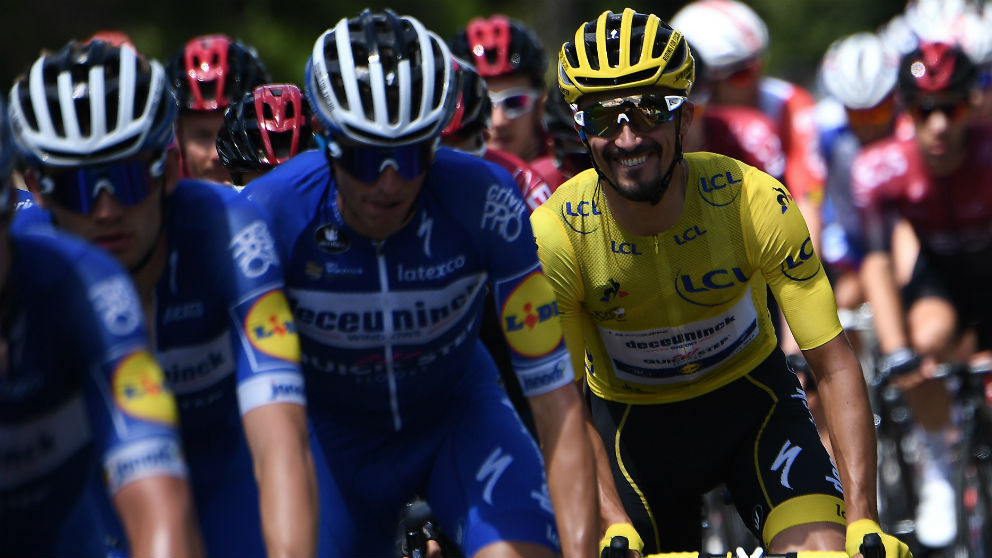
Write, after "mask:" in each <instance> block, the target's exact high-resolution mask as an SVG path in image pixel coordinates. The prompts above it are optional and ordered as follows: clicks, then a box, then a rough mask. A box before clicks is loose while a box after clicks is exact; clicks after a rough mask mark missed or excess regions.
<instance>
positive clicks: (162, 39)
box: [0, 0, 905, 91]
mask: <svg viewBox="0 0 992 558" xmlns="http://www.w3.org/2000/svg"><path fill="white" fill-rule="evenodd" d="M745 1H746V2H747V3H748V4H749V5H751V6H752V7H753V8H754V9H755V11H757V12H758V13H759V14H760V15H761V16H762V17H763V18H764V19H765V21H766V22H767V23H768V26H769V29H770V33H771V38H772V44H771V48H770V50H769V53H768V57H767V68H768V71H769V73H771V74H774V75H779V76H782V77H785V78H788V79H792V80H796V81H799V82H800V83H803V84H805V85H807V86H811V85H812V80H813V78H814V75H815V71H816V67H817V65H818V64H819V60H820V57H821V56H822V54H823V52H824V50H825V49H826V47H827V45H829V43H830V42H831V41H833V40H834V39H836V38H838V37H841V36H843V35H846V34H849V33H853V32H855V31H861V30H874V29H876V28H877V27H878V26H879V25H881V24H882V23H884V22H886V21H888V20H889V19H890V18H891V17H892V16H894V15H895V14H897V13H899V12H900V11H902V9H903V8H904V7H905V0H872V1H870V2H865V1H864V0H745ZM2 4H3V10H2V12H0V13H2V14H3V15H2V16H0V17H2V21H3V32H2V33H0V47H2V52H3V53H4V56H3V57H2V58H0V85H2V86H3V90H4V91H7V90H9V87H10V85H11V84H12V82H13V79H14V78H15V77H16V76H17V75H19V74H21V73H23V72H25V71H26V70H27V69H28V67H29V65H30V64H31V62H32V61H33V60H34V59H35V58H37V57H38V55H39V53H40V52H41V50H42V49H49V50H56V49H58V48H59V47H61V46H62V45H64V44H65V43H66V42H67V41H68V40H69V39H79V40H82V39H86V38H88V37H89V36H90V35H92V34H93V33H94V32H95V31H97V30H102V29H119V30H122V31H124V32H126V33H127V34H128V35H130V36H131V38H132V39H133V40H134V42H135V44H136V45H137V47H138V49H139V50H141V51H142V52H144V53H146V54H148V55H150V56H153V57H155V58H158V59H159V60H162V61H165V60H166V59H167V58H169V57H170V56H171V55H172V54H173V53H174V52H176V51H177V49H178V48H179V47H180V46H181V45H182V44H183V43H185V41H186V40H187V39H189V38H190V37H193V36H195V35H200V34H206V33H216V32H222V33H227V34H228V35H230V36H232V37H235V38H239V39H241V40H243V41H245V42H247V43H249V44H251V45H254V46H255V47H256V48H257V49H258V51H259V53H260V55H261V57H262V59H263V60H264V61H265V63H266V65H267V66H268V68H269V71H270V72H271V74H272V76H273V78H274V79H276V80H279V81H291V82H295V83H299V82H300V81H301V80H302V74H303V65H304V63H305V61H306V58H307V56H308V55H309V50H310V48H311V47H312V45H313V42H314V41H315V40H316V38H317V37H318V36H319V35H320V33H322V32H323V31H324V30H325V29H327V28H328V27H331V26H333V25H334V23H336V22H337V21H338V20H339V19H340V18H342V17H345V16H349V17H350V16H353V15H355V14H357V13H358V12H360V11H361V10H362V9H363V8H366V7H371V8H373V9H381V8H386V7H389V8H392V9H394V10H395V11H397V12H398V13H400V14H410V15H413V16H415V17H417V18H418V19H420V20H421V21H422V22H424V24H425V25H426V26H427V27H428V28H430V29H433V30H434V31H436V32H437V33H438V34H440V35H441V36H442V37H443V38H445V39H450V38H452V37H453V36H454V34H455V33H456V32H457V31H458V29H459V28H460V27H462V26H463V25H464V24H465V23H466V22H467V21H468V20H469V19H471V18H472V17H474V16H476V15H490V14H493V13H505V14H507V15H510V16H511V17H515V18H518V19H520V20H522V21H524V22H526V23H528V24H530V25H531V26H533V27H534V28H535V29H536V30H537V31H538V33H539V34H540V36H541V37H542V39H543V40H544V42H545V45H546V46H547V48H548V53H549V58H550V60H551V61H552V64H549V71H548V76H549V79H551V78H553V76H554V70H553V63H554V61H555V60H556V57H557V50H558V48H559V47H560V46H561V44H562V42H563V41H565V40H567V39H569V38H570V37H571V35H572V33H573V32H574V31H575V29H576V27H578V25H579V24H580V23H582V22H583V21H586V20H589V19H592V18H594V17H596V16H597V15H598V14H600V13H601V12H602V11H604V10H607V9H612V10H614V11H620V10H622V9H623V7H624V5H623V4H619V5H618V4H610V3H607V2H603V1H597V0H539V1H537V2H535V1H534V0H499V1H496V0H419V1H416V0H393V1H392V2H382V1H369V2H358V1H355V0H336V1H328V0H166V1H164V2H158V1H146V2H142V1H141V0H82V1H72V0H26V1H24V0H3V1H2ZM684 4H685V1H684V0H683V1H679V0H673V1H670V2H630V3H629V4H627V6H629V7H631V8H634V9H636V10H638V11H642V12H652V11H653V12H654V13H656V14H658V15H659V16H661V17H662V19H665V20H668V19H670V18H671V16H672V15H673V14H674V13H675V12H676V11H677V10H678V9H679V8H680V7H681V6H682V5H684Z"/></svg>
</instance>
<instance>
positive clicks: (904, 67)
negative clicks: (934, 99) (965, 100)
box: [899, 43, 976, 97]
mask: <svg viewBox="0 0 992 558" xmlns="http://www.w3.org/2000/svg"><path fill="white" fill-rule="evenodd" d="M975 72H976V70H975V65H974V63H972V61H971V59H970V58H968V55H966V54H965V53H964V52H963V51H962V50H961V49H960V48H958V47H956V46H954V45H949V44H946V43H920V45H919V46H918V47H917V48H916V50H914V51H913V52H910V53H909V54H907V55H905V56H903V58H902V61H901V62H900V63H899V89H900V90H901V91H902V93H903V95H905V96H907V97H915V96H918V95H921V94H926V93H940V92H943V91H950V92H960V93H965V92H967V91H968V90H969V89H971V88H972V87H974V85H975Z"/></svg>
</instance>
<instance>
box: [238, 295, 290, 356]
mask: <svg viewBox="0 0 992 558" xmlns="http://www.w3.org/2000/svg"><path fill="white" fill-rule="evenodd" d="M245 334H246V335H247V336H248V341H249V342H250V343H251V345H252V346H253V347H255V348H256V349H257V350H258V351H260V352H262V353H265V354H267V355H269V356H272V357H275V358H280V359H282V360H287V361H289V362H299V361H300V341H299V338H298V337H297V335H296V326H295V325H294V323H293V314H292V312H290V310H289V303H288V302H286V295H284V294H283V293H282V291H271V292H268V293H266V294H264V295H262V296H261V297H260V298H259V299H258V300H257V301H255V304H253V305H252V307H251V310H249V311H248V315H247V316H246V317H245Z"/></svg>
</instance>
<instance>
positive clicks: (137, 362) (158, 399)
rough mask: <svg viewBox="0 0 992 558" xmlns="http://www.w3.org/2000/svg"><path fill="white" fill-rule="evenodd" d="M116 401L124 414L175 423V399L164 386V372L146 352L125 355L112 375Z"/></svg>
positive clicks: (176, 415)
mask: <svg viewBox="0 0 992 558" xmlns="http://www.w3.org/2000/svg"><path fill="white" fill-rule="evenodd" d="M112 383H113V389H114V400H115V401H116V402H117V406H118V407H120V408H121V409H122V410H123V411H124V412H125V413H127V414H129V415H132V416H135V417H138V418H142V419H147V420H153V421H156V422H163V423H166V424H175V423H176V422H177V420H178V419H177V417H178V414H177V411H176V401H175V399H173V397H172V393H171V392H170V391H169V390H168V389H166V387H165V375H164V374H163V373H162V369H161V368H160V367H159V365H158V362H156V361H155V359H154V358H153V357H152V355H151V354H149V353H148V352H147V351H141V352H138V353H134V354H133V355H131V356H128V357H126V358H125V359H124V360H123V361H121V363H120V364H119V365H118V366H117V370H115V371H114V376H113V382H112Z"/></svg>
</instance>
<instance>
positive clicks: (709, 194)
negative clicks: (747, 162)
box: [699, 168, 744, 207]
mask: <svg viewBox="0 0 992 558" xmlns="http://www.w3.org/2000/svg"><path fill="white" fill-rule="evenodd" d="M735 172H736V173H740V174H736V175H735V174H734V173H735ZM743 182H744V174H743V173H741V170H740V169H739V168H738V169H734V171H729V170H728V171H726V172H718V173H716V174H714V175H712V176H701V177H699V195H700V196H701V197H702V198H703V201H705V202H706V203H708V204H710V205H713V206H716V207H723V206H725V205H730V204H732V203H734V200H736V199H737V196H738V194H740V193H741V184H742V183H743Z"/></svg>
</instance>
